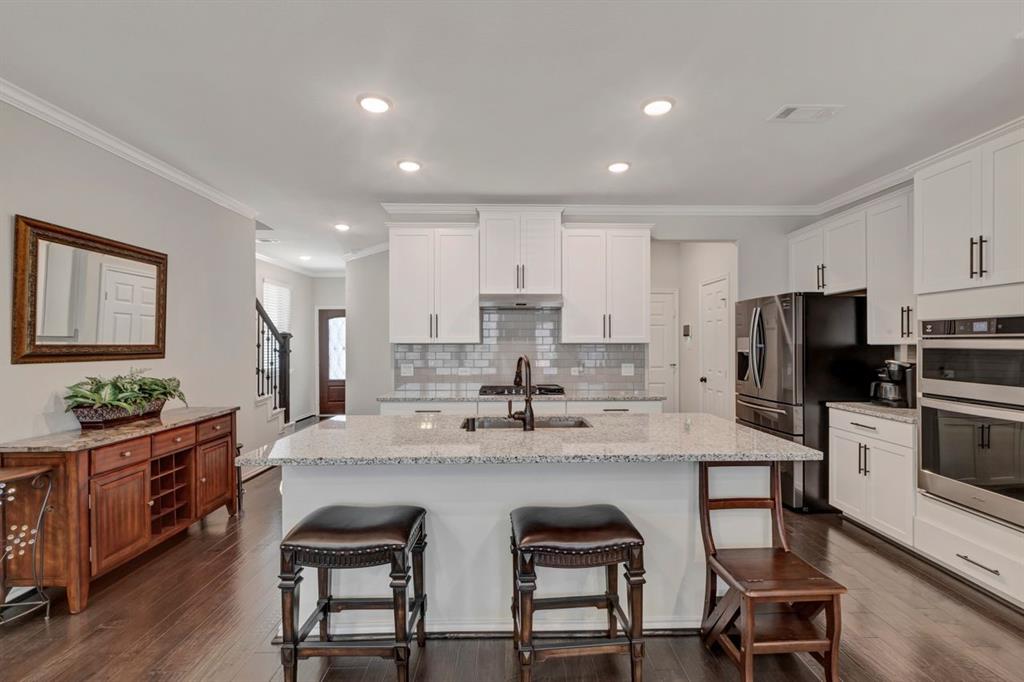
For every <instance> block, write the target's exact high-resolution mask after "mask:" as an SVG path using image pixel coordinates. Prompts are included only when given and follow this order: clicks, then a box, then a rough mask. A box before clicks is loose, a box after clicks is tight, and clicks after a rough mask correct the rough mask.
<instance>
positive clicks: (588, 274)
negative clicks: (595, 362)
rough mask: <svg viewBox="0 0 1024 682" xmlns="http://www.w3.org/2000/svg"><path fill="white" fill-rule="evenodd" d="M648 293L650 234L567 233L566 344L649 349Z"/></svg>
mask: <svg viewBox="0 0 1024 682" xmlns="http://www.w3.org/2000/svg"><path fill="white" fill-rule="evenodd" d="M650 292H651V233H650V230H647V229H641V228H629V229H611V228H593V229H576V228H573V229H567V230H565V233H564V236H563V247H562V301H563V306H562V342H563V343H647V342H648V341H649V340H650V316H651V311H650Z"/></svg>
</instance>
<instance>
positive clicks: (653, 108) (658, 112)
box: [644, 97, 675, 116]
mask: <svg viewBox="0 0 1024 682" xmlns="http://www.w3.org/2000/svg"><path fill="white" fill-rule="evenodd" d="M674 106H675V102H673V101H672V100H671V99H669V98H668V97H659V98H658V99H652V100H651V101H649V102H645V103H644V113H645V114H647V115H648V116H662V115H664V114H667V113H668V112H670V111H672V107H674Z"/></svg>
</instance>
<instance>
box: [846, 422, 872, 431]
mask: <svg viewBox="0 0 1024 682" xmlns="http://www.w3.org/2000/svg"><path fill="white" fill-rule="evenodd" d="M850 426H859V427H860V428H862V429H871V430H872V431H877V430H878V427H877V426H868V425H867V424H861V423H860V422H850Z"/></svg>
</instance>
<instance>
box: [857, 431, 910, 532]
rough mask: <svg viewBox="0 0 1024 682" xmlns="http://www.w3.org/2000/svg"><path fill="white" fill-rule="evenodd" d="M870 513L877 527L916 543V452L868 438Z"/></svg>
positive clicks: (867, 460)
mask: <svg viewBox="0 0 1024 682" xmlns="http://www.w3.org/2000/svg"><path fill="white" fill-rule="evenodd" d="M864 444H865V445H866V446H867V452H866V453H865V456H866V465H867V470H868V475H867V480H868V516H867V518H866V519H865V521H867V523H868V524H870V525H871V526H872V527H873V528H875V530H878V531H879V532H882V533H885V534H886V535H888V536H890V537H892V538H894V539H896V540H899V541H900V542H903V543H906V544H908V545H912V544H914V497H915V496H916V494H917V490H916V489H915V486H914V466H915V462H914V451H913V450H911V449H910V448H901V447H899V446H896V445H890V444H888V443H885V442H884V441H880V440H874V439H872V440H867V441H865V443H864Z"/></svg>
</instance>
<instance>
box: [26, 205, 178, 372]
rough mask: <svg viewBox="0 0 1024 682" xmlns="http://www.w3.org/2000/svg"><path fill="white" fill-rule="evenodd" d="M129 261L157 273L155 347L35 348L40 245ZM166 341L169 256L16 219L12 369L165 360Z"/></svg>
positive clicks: (83, 345) (67, 229)
mask: <svg viewBox="0 0 1024 682" xmlns="http://www.w3.org/2000/svg"><path fill="white" fill-rule="evenodd" d="M40 240H43V241H48V242H55V243H58V244H64V245H66V246H71V247H78V248H81V249H86V250H88V251H96V252H98V253H103V254H108V255H111V256H118V257H120V258H127V259H128V260H134V261H139V262H142V263H147V264H150V265H153V266H155V267H156V272H157V284H156V289H157V291H156V330H155V331H156V335H155V339H154V341H155V343H153V344H134V345H117V344H52V343H46V344H39V343H36V335H35V329H36V310H37V306H36V292H37V289H38V287H37V285H38V281H37V280H38V276H39V241H40ZM166 337H167V254H165V253H159V252H157V251H150V250H149V249H143V248H141V247H138V246H132V245H131V244H125V243H123V242H118V241H114V240H113V239H106V238H104V237H97V236H96V235H92V234H88V233H87V232H79V231H78V230H72V229H70V228H67V227H61V226H60V225H53V224H51V223H47V222H43V221H42V220H36V219H34V218H26V217H25V216H21V215H19V216H15V219H14V300H13V305H12V306H11V363H12V364H15V365H21V364H28V363H40V362H87V361H96V360H139V359H147V358H162V357H164V356H165V354H166V353H165V351H166V340H167V339H166Z"/></svg>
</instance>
